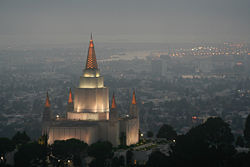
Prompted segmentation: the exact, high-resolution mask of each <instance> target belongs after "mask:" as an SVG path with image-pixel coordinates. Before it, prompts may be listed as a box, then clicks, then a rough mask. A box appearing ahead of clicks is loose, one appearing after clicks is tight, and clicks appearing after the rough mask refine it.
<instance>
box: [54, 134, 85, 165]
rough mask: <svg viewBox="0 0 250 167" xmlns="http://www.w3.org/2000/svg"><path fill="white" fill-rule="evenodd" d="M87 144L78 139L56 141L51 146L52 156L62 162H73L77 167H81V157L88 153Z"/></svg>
mask: <svg viewBox="0 0 250 167" xmlns="http://www.w3.org/2000/svg"><path fill="white" fill-rule="evenodd" d="M87 146H88V145H87V144H86V143H85V142H83V141H80V140H78V139H68V140H56V141H55V142H54V144H52V145H51V148H52V154H53V155H54V156H55V157H56V158H57V159H59V160H60V161H62V162H67V161H68V160H73V163H74V165H75V166H81V160H80V157H81V156H82V155H83V154H84V153H85V152H86V150H87Z"/></svg>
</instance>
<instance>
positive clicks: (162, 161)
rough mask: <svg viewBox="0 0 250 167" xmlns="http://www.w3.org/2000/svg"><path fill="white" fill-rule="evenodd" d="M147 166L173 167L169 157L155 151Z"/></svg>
mask: <svg viewBox="0 0 250 167" xmlns="http://www.w3.org/2000/svg"><path fill="white" fill-rule="evenodd" d="M146 166H148V167H165V166H172V165H171V162H170V158H169V157H167V156H166V155H165V154H163V153H162V152H160V151H154V152H152V153H151V154H150V156H149V158H148V162H147V164H146Z"/></svg>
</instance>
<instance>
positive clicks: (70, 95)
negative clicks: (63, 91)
mask: <svg viewBox="0 0 250 167" xmlns="http://www.w3.org/2000/svg"><path fill="white" fill-rule="evenodd" d="M68 103H69V104H70V103H73V99H72V92H71V88H70V89H69V100H68Z"/></svg>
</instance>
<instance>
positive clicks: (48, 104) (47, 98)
mask: <svg viewBox="0 0 250 167" xmlns="http://www.w3.org/2000/svg"><path fill="white" fill-rule="evenodd" d="M45 107H50V101H49V93H48V92H47V97H46V102H45Z"/></svg>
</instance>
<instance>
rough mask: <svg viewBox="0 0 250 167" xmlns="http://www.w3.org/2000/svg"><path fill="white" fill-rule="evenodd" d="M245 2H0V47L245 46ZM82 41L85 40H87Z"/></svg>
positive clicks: (248, 36)
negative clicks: (97, 44) (91, 39)
mask: <svg viewBox="0 0 250 167" xmlns="http://www.w3.org/2000/svg"><path fill="white" fill-rule="evenodd" d="M249 8H250V0H0V45H3V44H17V45H18V44H44V43H47V44H50V43H51V44H61V43H62V44H66V43H78V42H84V41H86V40H88V39H89V34H90V32H93V33H94V37H96V38H97V40H98V41H99V42H168V43H169V42H174V43H182V42H201V41H205V42H224V41H232V42H233V41H235V42H238V41H242V42H250V10H249ZM86 38H87V39H86Z"/></svg>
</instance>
